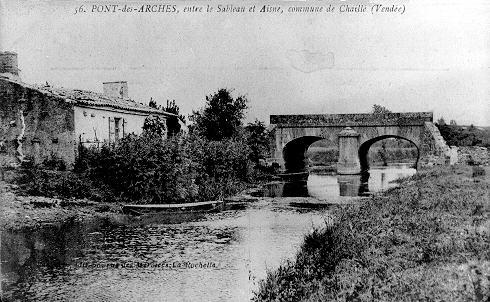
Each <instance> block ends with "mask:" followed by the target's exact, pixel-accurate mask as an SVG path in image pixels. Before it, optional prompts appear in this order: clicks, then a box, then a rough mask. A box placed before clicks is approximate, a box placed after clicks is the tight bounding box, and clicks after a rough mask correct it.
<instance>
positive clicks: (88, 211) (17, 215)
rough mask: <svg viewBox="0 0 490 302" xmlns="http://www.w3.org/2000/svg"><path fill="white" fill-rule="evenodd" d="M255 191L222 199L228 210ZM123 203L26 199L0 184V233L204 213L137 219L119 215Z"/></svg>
mask: <svg viewBox="0 0 490 302" xmlns="http://www.w3.org/2000/svg"><path fill="white" fill-rule="evenodd" d="M257 191H258V189H257V188H249V189H246V190H244V191H243V192H241V193H240V194H237V195H235V196H232V197H228V198H225V199H224V201H225V203H226V204H227V206H228V207H230V208H233V207H235V206H236V205H239V204H241V203H249V202H255V201H257V200H258V199H259V198H258V197H254V196H252V195H254V194H256V192H257ZM124 204H125V203H122V202H101V201H92V200H89V199H75V198H51V197H44V196H28V195H25V194H20V192H18V186H17V185H15V184H12V183H9V182H5V181H0V230H8V231H12V230H20V229H32V228H39V227H41V226H44V225H49V224H62V223H65V222H67V221H81V222H85V221H88V220H100V219H107V220H109V222H110V223H112V224H117V223H120V224H127V223H142V224H144V223H152V222H161V223H179V222H183V221H188V220H194V219H196V218H198V217H200V216H202V215H203V213H193V212H192V211H189V213H185V212H184V213H177V214H176V213H174V212H169V213H168V214H165V213H160V214H159V215H154V216H157V217H152V216H151V215H149V216H145V217H143V218H142V217H140V216H132V215H127V214H124V213H123V212H122V206H123V205H124Z"/></svg>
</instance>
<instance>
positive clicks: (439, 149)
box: [270, 112, 449, 174]
mask: <svg viewBox="0 0 490 302" xmlns="http://www.w3.org/2000/svg"><path fill="white" fill-rule="evenodd" d="M432 121H433V114H432V113H431V112H410V113H385V114H314V115H313V114H311V115H271V116H270V123H271V124H272V125H275V141H274V147H273V149H274V150H273V157H274V158H273V159H272V160H273V161H275V162H277V163H278V164H279V165H280V166H281V168H282V169H283V170H285V171H287V172H299V171H304V170H305V169H306V164H305V153H306V151H307V150H308V147H309V146H310V145H311V144H312V143H314V142H316V141H318V140H323V139H324V140H327V142H328V144H329V145H331V146H332V147H334V146H335V147H337V148H338V150H339V160H338V163H337V170H338V171H337V172H338V173H339V174H359V173H361V172H362V171H364V170H367V169H368V168H369V167H368V158H367V154H368V151H369V148H370V147H371V145H372V144H374V143H375V142H377V141H379V140H382V139H386V138H400V139H403V140H407V141H409V142H411V143H413V145H415V146H416V148H417V150H418V158H417V163H418V162H419V158H421V157H426V156H429V155H435V156H445V153H446V152H447V150H448V149H449V148H448V147H447V145H446V144H445V142H444V140H443V139H442V137H441V136H440V133H439V131H438V129H437V127H435V125H434V124H433V122H432Z"/></svg>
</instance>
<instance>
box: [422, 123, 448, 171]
mask: <svg viewBox="0 0 490 302" xmlns="http://www.w3.org/2000/svg"><path fill="white" fill-rule="evenodd" d="M424 126H425V133H424V137H423V144H422V146H423V153H422V156H421V158H420V164H421V166H434V165H445V164H447V163H448V162H449V160H450V157H451V149H450V148H449V146H448V145H447V144H446V141H445V140H444V138H443V137H442V135H441V133H440V132H439V129H437V127H436V125H434V123H431V122H426V123H425V125H424Z"/></svg>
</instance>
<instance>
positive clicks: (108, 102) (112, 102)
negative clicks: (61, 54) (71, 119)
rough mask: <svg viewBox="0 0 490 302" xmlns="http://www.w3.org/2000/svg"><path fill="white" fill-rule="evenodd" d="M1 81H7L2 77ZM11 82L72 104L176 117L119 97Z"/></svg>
mask: <svg viewBox="0 0 490 302" xmlns="http://www.w3.org/2000/svg"><path fill="white" fill-rule="evenodd" d="M0 79H6V78H4V77H0ZM6 80H8V81H10V82H15V83H17V84H19V85H22V86H24V87H26V88H30V89H34V90H38V91H39V92H41V93H46V94H51V95H54V96H57V97H60V98H63V99H65V100H66V101H68V102H72V103H75V104H79V105H82V106H83V105H85V106H93V107H105V108H107V107H109V108H114V109H123V110H129V111H138V112H144V113H150V114H151V113H153V114H159V115H167V116H176V115H175V114H173V113H168V112H165V111H162V110H158V109H155V108H153V107H150V106H148V105H144V104H142V103H138V102H136V101H134V100H131V99H122V98H117V97H110V96H107V95H104V94H102V93H97V92H93V91H87V90H80V89H66V88H60V87H51V86H49V85H29V84H26V83H24V82H21V81H18V80H15V79H6Z"/></svg>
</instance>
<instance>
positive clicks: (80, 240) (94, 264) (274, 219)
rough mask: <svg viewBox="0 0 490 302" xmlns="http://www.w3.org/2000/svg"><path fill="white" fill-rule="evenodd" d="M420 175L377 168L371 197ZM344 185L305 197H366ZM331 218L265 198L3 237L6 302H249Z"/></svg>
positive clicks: (324, 182) (322, 187) (314, 181)
mask: <svg viewBox="0 0 490 302" xmlns="http://www.w3.org/2000/svg"><path fill="white" fill-rule="evenodd" d="M413 172H414V171H411V170H410V169H406V168H404V169H391V170H390V169H384V172H383V171H380V172H379V173H378V172H376V171H374V170H372V171H371V177H370V179H369V182H368V187H369V190H371V191H374V190H380V189H386V188H388V187H389V186H392V185H393V184H389V180H392V179H395V178H397V177H401V176H406V175H410V174H413ZM357 178H359V176H357ZM345 183H349V184H350V185H349V186H354V185H355V184H357V183H359V182H356V181H353V180H352V179H350V178H349V179H341V178H336V177H335V176H327V175H311V176H310V179H309V181H308V182H307V183H306V184H305V186H306V194H307V195H312V196H316V197H317V198H318V199H328V198H329V197H330V196H337V197H338V196H339V195H342V192H343V193H344V196H349V195H352V194H351V193H352V192H356V191H357V192H360V191H362V193H365V189H366V185H365V184H364V185H363V188H364V189H359V188H357V189H356V190H354V189H345V188H344V189H342V188H343V187H345V185H344V184H345ZM284 185H285V184H283V187H282V189H281V190H282V191H281V190H279V189H277V190H276V191H278V190H279V191H281V193H280V195H288V194H283V193H284ZM303 185H304V184H301V186H303ZM349 188H350V187H349ZM287 190H289V189H287ZM287 190H286V191H287ZM359 190H360V191H359ZM273 191H274V190H269V192H273ZM301 192H303V193H304V192H305V191H304V190H303V191H301ZM293 195H294V194H293ZM300 195H301V194H300ZM272 200H273V201H272ZM327 216H328V212H327V210H322V209H301V208H297V207H292V206H290V205H289V204H288V203H287V202H286V201H285V200H282V199H281V198H274V199H270V198H263V199H261V200H260V201H258V202H254V203H249V204H247V205H245V206H243V208H239V209H229V210H226V211H223V212H220V213H213V214H207V215H206V216H204V217H200V218H197V219H195V220H194V221H191V222H185V223H178V224H164V223H161V222H160V223H155V222H153V223H131V224H111V223H109V222H108V221H104V220H100V221H92V222H90V223H79V222H74V221H73V222H67V223H66V224H64V225H52V226H46V227H43V228H41V229H38V230H25V231H19V232H4V233H3V234H2V238H1V240H2V242H1V243H2V245H1V247H2V250H1V259H2V263H1V269H2V290H3V296H4V299H5V300H20V301H247V300H249V299H250V298H251V297H252V295H253V291H254V290H256V289H257V284H258V281H259V280H260V279H263V278H264V277H265V276H266V272H267V270H268V269H275V268H277V267H278V266H279V265H280V264H281V263H283V262H284V261H287V260H288V259H294V255H295V254H296V252H297V249H298V247H299V246H300V244H301V242H302V239H303V237H304V235H305V234H306V233H308V232H310V231H311V230H312V229H313V228H314V227H321V226H322V225H324V219H325V218H326V217H327Z"/></svg>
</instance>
